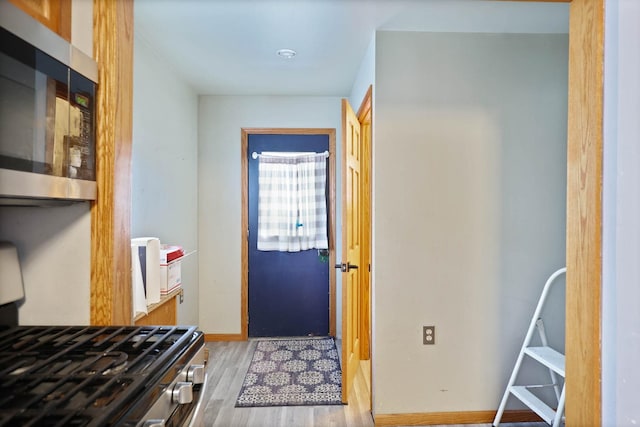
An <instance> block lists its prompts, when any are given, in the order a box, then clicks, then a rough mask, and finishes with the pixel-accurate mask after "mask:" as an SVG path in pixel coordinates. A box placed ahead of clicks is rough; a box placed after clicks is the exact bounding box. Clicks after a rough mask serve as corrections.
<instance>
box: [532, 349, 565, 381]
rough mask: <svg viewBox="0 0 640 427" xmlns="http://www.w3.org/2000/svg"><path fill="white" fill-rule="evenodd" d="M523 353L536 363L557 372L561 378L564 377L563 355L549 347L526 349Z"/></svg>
mask: <svg viewBox="0 0 640 427" xmlns="http://www.w3.org/2000/svg"><path fill="white" fill-rule="evenodd" d="M524 353H525V354H526V355H528V356H530V357H532V358H534V359H535V360H537V361H538V362H540V363H542V364H543V365H545V366H546V367H547V368H549V369H552V370H553V371H554V372H557V373H558V374H559V375H561V376H562V378H564V377H565V375H564V355H563V354H562V353H560V352H558V351H556V350H554V349H552V348H551V347H547V346H544V347H527V348H525V350H524Z"/></svg>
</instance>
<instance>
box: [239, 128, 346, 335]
mask: <svg viewBox="0 0 640 427" xmlns="http://www.w3.org/2000/svg"><path fill="white" fill-rule="evenodd" d="M279 135H282V136H283V139H296V138H297V137H302V138H304V137H305V136H309V137H312V136H314V135H315V136H319V137H321V139H322V138H324V139H325V140H327V139H328V150H327V151H328V152H329V158H328V168H327V177H328V180H327V217H328V218H327V234H328V236H327V237H328V246H329V248H328V251H327V253H323V254H320V253H317V252H316V251H307V252H311V253H310V254H308V255H310V258H315V259H314V260H312V261H310V262H315V263H316V264H317V263H318V262H320V263H325V264H326V266H333V265H334V264H335V194H336V190H335V129H317V128H314V129H308V128H268V129H249V128H246V129H242V132H241V136H242V140H241V156H242V157H241V171H242V220H241V223H242V230H241V239H242V241H241V247H242V264H241V265H242V284H241V308H240V309H241V322H242V324H241V335H242V339H245V340H246V339H247V338H248V337H249V336H250V335H252V336H253V335H255V336H268V335H269V334H270V333H272V332H269V331H266V330H263V331H260V330H259V329H260V328H259V327H258V328H256V330H255V331H254V330H253V327H252V328H251V332H252V333H251V334H250V333H249V330H250V327H249V324H250V321H251V320H250V318H249V299H250V297H249V280H250V273H249V272H250V268H249V267H250V265H249V260H250V254H249V252H250V246H249V245H250V236H251V232H250V215H249V210H250V209H249V207H250V191H249V190H250V187H251V186H250V180H249V178H250V176H249V175H250V164H249V158H250V157H249V156H250V155H251V153H250V152H249V146H250V139H253V138H255V139H256V141H257V142H256V144H257V145H256V147H259V148H257V149H259V150H261V151H262V150H263V149H265V147H268V146H269V144H270V140H271V142H273V139H272V137H274V136H279ZM312 139H313V138H312ZM260 141H262V142H260ZM260 144H267V145H264V146H263V145H260ZM252 145H253V143H252ZM274 147H275V149H274ZM269 150H270V151H292V150H291V149H290V148H284V149H283V148H282V147H280V148H278V147H277V146H276V145H273V146H272V148H271V149H268V150H265V151H269ZM296 151H298V150H296ZM299 151H307V150H306V149H304V148H301V149H300V150H299ZM254 234H255V233H254ZM254 255H255V254H254ZM285 255H286V254H285ZM307 261H309V260H307ZM285 263H286V261H285ZM267 264H269V261H267ZM253 268H258V269H259V268H260V266H259V265H258V266H255V267H253ZM258 274H259V272H258ZM327 274H328V280H329V285H328V311H329V313H328V334H329V335H330V336H333V337H335V335H336V332H335V331H336V305H335V304H336V273H335V271H334V269H333V268H328V269H327ZM280 292H282V290H281V291H280ZM284 292H285V294H286V293H288V291H287V290H286V289H285V290H284ZM272 296H273V297H275V298H276V299H275V300H274V301H277V298H278V295H272ZM303 297H304V295H303ZM265 314H266V316H269V313H268V312H266V313H265ZM254 320H255V319H254ZM291 322H292V321H291V319H289V320H286V321H285V322H284V323H285V324H286V323H291ZM280 323H282V322H280ZM258 324H259V323H258ZM294 326H295V325H294ZM283 333H284V334H286V335H287V336H290V335H291V331H290V330H289V329H287V330H286V331H285V332H283ZM265 334H266V335H265ZM309 334H310V333H305V335H309Z"/></svg>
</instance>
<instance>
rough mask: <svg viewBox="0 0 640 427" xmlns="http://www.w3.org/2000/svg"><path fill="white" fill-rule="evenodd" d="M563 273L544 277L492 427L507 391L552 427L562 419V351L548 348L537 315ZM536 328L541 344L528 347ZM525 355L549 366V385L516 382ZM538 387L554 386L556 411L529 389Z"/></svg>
mask: <svg viewBox="0 0 640 427" xmlns="http://www.w3.org/2000/svg"><path fill="white" fill-rule="evenodd" d="M566 272H567V269H566V268H561V269H559V270H558V271H556V272H555V273H553V274H552V275H551V276H550V277H549V279H547V282H546V283H545V285H544V288H543V290H542V295H540V300H539V301H538V305H537V307H536V311H535V312H534V313H533V317H532V319H531V323H530V324H529V330H528V331H527V335H526V337H525V339H524V343H523V344H522V348H521V349H520V354H518V359H517V360H516V364H515V366H514V367H513V372H512V373H511V378H510V379H509V383H508V384H507V388H506V390H505V391H504V395H503V396H502V401H501V402H500V407H499V408H498V412H497V413H496V417H495V419H494V420H493V425H494V426H495V427H497V426H498V425H499V424H500V420H501V419H502V414H503V413H504V409H505V407H506V406H507V400H508V399H509V395H510V394H512V395H514V396H515V397H517V398H518V399H520V401H521V402H522V403H524V404H525V405H527V406H528V407H529V408H531V409H532V410H533V411H534V412H535V413H536V414H538V415H539V416H540V418H542V419H543V420H544V421H545V422H546V423H547V424H549V425H553V427H557V426H559V425H560V423H561V422H562V417H563V415H564V399H565V395H564V381H563V383H562V390H560V385H559V383H558V376H560V377H562V378H563V379H564V377H565V372H564V354H561V353H560V352H558V351H556V350H554V349H552V348H551V347H549V345H548V343H547V335H546V333H545V331H544V324H543V322H542V319H541V318H540V314H541V313H542V308H543V307H544V303H545V300H546V299H547V295H548V294H549V290H550V288H551V285H552V284H553V283H554V282H555V280H556V279H557V278H558V277H559V276H560V275H562V274H565V273H566ZM536 329H537V330H538V334H539V335H540V342H541V343H542V346H541V347H531V346H530V344H531V339H532V338H533V333H534V332H535V330H536ZM525 355H526V356H528V357H530V358H532V359H533V360H535V361H537V362H539V363H541V364H543V365H544V366H546V367H547V368H548V369H549V375H550V376H551V384H532V385H515V382H516V379H517V377H518V372H519V371H520V367H521V365H522V361H523V359H524V356H525ZM541 387H553V389H554V391H555V395H556V399H557V407H556V409H555V410H554V409H553V408H551V407H549V405H547V404H546V403H545V402H543V401H542V400H540V399H539V398H538V397H537V396H536V395H535V394H533V393H532V392H531V391H530V389H536V388H538V389H539V388H541Z"/></svg>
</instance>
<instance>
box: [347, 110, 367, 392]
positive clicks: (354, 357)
mask: <svg viewBox="0 0 640 427" xmlns="http://www.w3.org/2000/svg"><path fill="white" fill-rule="evenodd" d="M342 148H343V149H342V165H343V169H342V402H343V403H347V400H348V396H349V391H350V390H351V388H352V386H353V379H354V377H355V375H356V373H357V372H358V368H359V366H360V318H361V301H360V293H359V286H358V284H359V282H360V276H359V272H360V269H359V268H358V267H359V266H358V263H359V262H360V245H361V242H360V237H361V230H360V158H361V153H360V149H361V144H360V122H359V121H358V118H357V117H356V115H355V113H354V112H353V109H352V108H351V106H350V105H349V102H348V101H347V100H346V99H343V100H342ZM362 267H363V268H364V266H362Z"/></svg>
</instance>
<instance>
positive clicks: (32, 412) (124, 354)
mask: <svg viewBox="0 0 640 427" xmlns="http://www.w3.org/2000/svg"><path fill="white" fill-rule="evenodd" d="M198 340H203V338H202V333H201V332H198V331H197V329H196V327H195V326H186V327H185V326H182V327H178V326H176V327H172V326H142V327H135V326H122V327H116V326H109V327H96V326H88V327H77V326H71V327H64V326H62V327H59V326H50V327H49V326H47V327H45V326H33V327H26V326H20V327H16V328H11V329H7V330H0V426H5V425H7V426H9V425H24V426H28V425H32V426H103V425H105V426H106V425H112V424H111V422H112V420H117V419H120V418H121V417H122V416H123V414H125V413H126V412H127V411H129V410H130V409H131V407H132V406H135V405H139V404H140V401H141V400H145V399H146V400H148V401H149V403H148V404H151V403H152V402H153V400H154V399H156V398H157V396H153V394H154V393H157V388H156V387H151V386H150V384H157V383H158V382H160V381H161V380H163V378H164V377H167V376H169V377H168V379H169V380H170V379H171V376H172V375H175V372H176V371H177V370H179V369H180V368H181V367H179V366H175V365H176V361H177V360H178V359H179V358H180V357H181V355H182V354H183V353H184V352H185V351H187V349H188V348H189V347H190V346H191V345H192V344H193V343H194V342H196V341H198Z"/></svg>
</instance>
